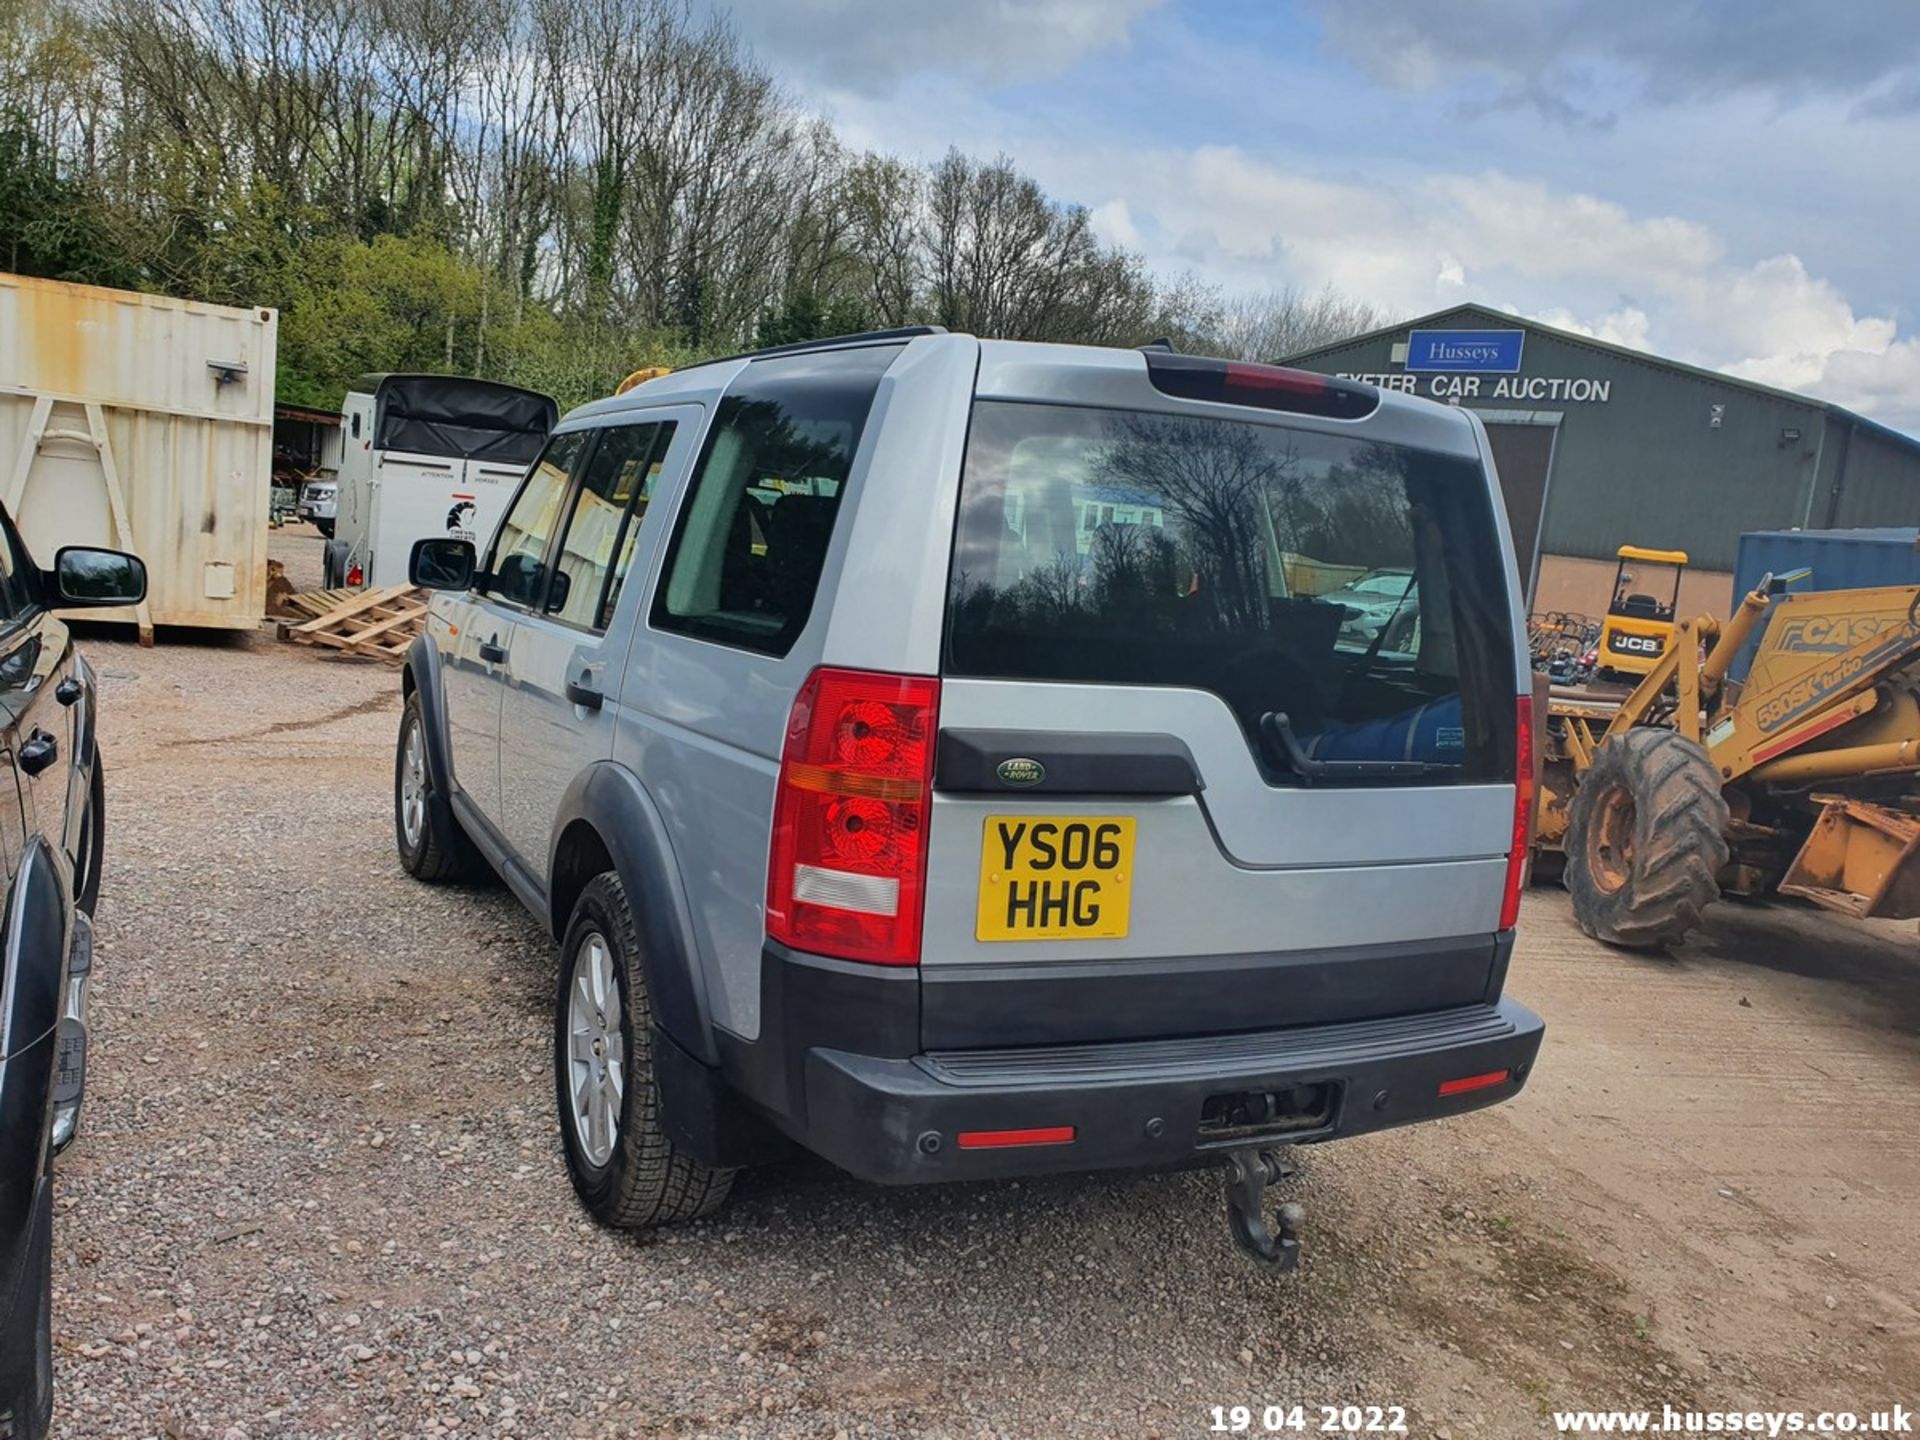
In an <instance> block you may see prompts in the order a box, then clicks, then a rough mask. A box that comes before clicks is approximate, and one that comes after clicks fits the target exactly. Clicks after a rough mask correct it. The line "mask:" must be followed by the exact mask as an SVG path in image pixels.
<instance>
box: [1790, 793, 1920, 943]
mask: <svg viewBox="0 0 1920 1440" xmlns="http://www.w3.org/2000/svg"><path fill="white" fill-rule="evenodd" d="M1814 798H1815V799H1816V800H1818V801H1820V802H1821V803H1822V804H1823V805H1824V806H1825V808H1824V809H1823V810H1821V812H1820V818H1819V819H1818V820H1816V821H1815V822H1814V826H1813V833H1812V834H1810V835H1809V836H1807V843H1806V844H1805V845H1802V846H1801V847H1800V853H1799V854H1798V855H1796V856H1794V858H1793V864H1792V865H1790V866H1788V867H1787V873H1786V876H1785V878H1783V879H1782V880H1781V881H1780V893H1781V894H1782V895H1797V896H1799V897H1800V898H1801V899H1803V900H1811V901H1812V902H1813V903H1814V904H1815V905H1823V906H1825V907H1826V908H1827V909H1829V910H1838V911H1839V912H1840V913H1841V914H1842V915H1852V916H1855V917H1856V918H1859V919H1867V918H1876V919H1885V920H1912V919H1914V918H1916V917H1920V860H1917V859H1916V858H1915V852H1916V851H1917V850H1920V816H1916V815H1913V814H1911V813H1909V812H1907V811H1905V810H1891V809H1888V808H1887V807H1886V806H1885V805H1875V804H1872V803H1870V802H1868V801H1865V800H1848V799H1845V798H1844V797H1841V796H1837V795H1817V796H1815V797H1814Z"/></svg>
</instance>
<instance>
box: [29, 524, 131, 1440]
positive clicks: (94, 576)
mask: <svg viewBox="0 0 1920 1440" xmlns="http://www.w3.org/2000/svg"><path fill="white" fill-rule="evenodd" d="M146 589H147V575H146V567H145V566H144V565H142V564H141V563H140V561H139V560H137V559H135V558H134V557H133V556H131V555H124V554H121V553H120V552H118V551H114V550H95V549H91V548H86V547H81V546H69V547H68V548H66V549H64V550H62V551H60V553H59V554H58V555H56V556H55V557H54V563H53V568H52V569H51V570H41V569H38V568H37V567H36V566H35V565H34V564H33V561H32V559H31V557H30V556H29V555H28V553H27V549H26V546H25V545H23V544H22V543H21V540H20V533H19V531H17V530H16V529H15V528H14V526H13V521H12V520H11V519H10V518H9V517H8V516H7V515H6V513H5V511H4V510H0V866H3V867H4V880H5V884H6V906H5V912H4V918H3V919H0V1434H4V1433H5V1432H6V1429H7V1427H8V1426H9V1425H11V1427H12V1433H13V1435H14V1437H15V1440H35V1437H39V1436H42V1435H45V1434H46V1433H47V1426H48V1424H49V1422H50V1420H51V1418H52V1412H53V1330H52V1321H53V1313H52V1312H53V1178H52V1161H53V1157H54V1155H55V1154H56V1153H58V1152H59V1151H60V1150H61V1149H63V1148H64V1147H65V1146H66V1145H67V1144H68V1143H69V1142H70V1141H71V1140H72V1139H73V1135H74V1130H75V1127H76V1125H77V1124H78V1121H79V1117H80V1099H81V1090H82V1086H83V1083H84V1080H85V1077H86V1058H87V1029H86V991H87V975H88V971H89V969H90V968H91V963H92V958H93V921H92V916H93V907H94V901H95V900H96V898H97V897H98V895H99V893H100V860H101V854H102V845H103V841H104V839H105V836H104V832H103V828H102V826H103V822H104V820H105V791H104V788H103V780H102V772H101V766H100V756H99V748H98V746H97V745H96V743H95V739H94V717H95V704H94V681H93V672H92V671H91V670H90V669H89V668H88V667H87V663H86V661H84V660H82V659H81V658H80V656H79V655H78V654H76V653H75V651H74V648H73V640H72V637H71V635H70V634H69V633H68V630H67V626H66V625H65V624H64V623H62V621H61V620H60V619H59V618H58V616H57V615H56V614H55V613H54V612H55V610H56V609H58V610H61V611H65V610H70V609H76V608H79V607H82V606H91V605H128V604H132V603H134V602H136V601H138V600H140V599H142V598H143V597H144V596H145V594H146Z"/></svg>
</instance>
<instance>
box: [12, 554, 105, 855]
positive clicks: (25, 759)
mask: <svg viewBox="0 0 1920 1440" xmlns="http://www.w3.org/2000/svg"><path fill="white" fill-rule="evenodd" d="M0 595H4V599H3V600H0V606H4V610H5V614H6V620H5V629H4V631H0V711H3V712H4V717H0V718H4V722H5V724H6V726H7V728H8V730H9V731H10V733H11V734H12V735H13V736H14V742H13V746H14V766H15V769H16V770H17V771H18V773H19V776H20V781H21V798H22V800H23V801H24V802H25V806H26V818H27V823H28V824H29V825H30V826H31V827H32V828H34V829H36V830H38V831H39V832H40V833H41V834H43V835H45V836H46V837H47V840H48V841H49V843H51V844H53V845H54V846H56V847H58V848H59V849H60V850H61V851H63V852H64V853H65V854H67V855H68V856H69V857H72V856H73V854H74V852H75V851H76V850H77V849H78V846H79V836H78V834H77V831H78V828H79V825H80V821H81V816H82V813H83V811H82V809H81V808H80V806H81V805H83V804H84V800H85V797H84V796H79V797H75V796H72V795H70V794H69V790H70V784H69V782H70V781H71V780H72V779H73V777H74V775H75V773H76V772H75V769H74V756H73V747H74V744H75V742H76V740H77V739H78V738H79V737H78V729H77V723H76V720H75V712H76V709H77V707H76V705H75V704H74V702H75V701H76V700H78V699H79V697H80V691H79V682H78V681H77V680H75V679H74V676H73V643H72V638H71V636H70V635H69V633H68V630H67V626H66V623H65V622H64V621H62V620H58V619H56V618H55V617H54V615H53V613H52V612H51V611H49V610H48V609H47V608H46V606H45V602H44V597H42V596H41V595H40V594H39V577H38V576H37V575H36V574H35V573H34V568H33V564H32V561H31V560H30V559H28V557H27V551H26V547H25V546H23V545H22V544H21V543H20V538H19V536H18V535H17V534H15V533H14V530H13V527H12V526H11V525H10V524H0ZM67 681H72V682H73V683H72V684H71V685H66V684H65V683H64V682H67ZM4 799H5V797H4V796H0V803H4ZM76 801H77V802H78V803H76Z"/></svg>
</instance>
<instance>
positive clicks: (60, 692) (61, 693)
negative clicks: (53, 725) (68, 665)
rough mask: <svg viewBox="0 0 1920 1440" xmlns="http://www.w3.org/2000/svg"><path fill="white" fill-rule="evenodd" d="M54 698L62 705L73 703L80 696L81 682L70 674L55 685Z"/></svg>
mask: <svg viewBox="0 0 1920 1440" xmlns="http://www.w3.org/2000/svg"><path fill="white" fill-rule="evenodd" d="M53 698H54V699H56V700H58V701H59V702H60V703H61V704H62V705H71V704H73V702H74V701H76V700H78V699H79V698H80V682H79V681H78V680H76V679H74V678H73V676H71V675H69V676H67V678H66V679H64V680H62V681H61V682H60V683H59V684H58V685H56V686H54V687H53Z"/></svg>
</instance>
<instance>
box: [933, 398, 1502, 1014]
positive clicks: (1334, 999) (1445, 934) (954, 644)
mask: <svg viewBox="0 0 1920 1440" xmlns="http://www.w3.org/2000/svg"><path fill="white" fill-rule="evenodd" d="M1141 388H1143V389H1144V388H1146V387H1145V386H1144V385H1143V386H1142V387H1141ZM1450 428H1451V430H1452V432H1453V433H1454V434H1455V436H1456V437H1457V438H1456V439H1455V440H1454V441H1453V445H1454V449H1453V451H1452V453H1445V452H1442V451H1438V450H1434V449H1429V448H1417V447H1413V446H1408V445H1404V444H1393V443H1385V442H1383V441H1382V440H1380V439H1378V438H1376V436H1377V435H1378V434H1379V433H1380V427H1369V426H1367V425H1365V424H1360V425H1352V424H1349V425H1346V426H1326V425H1321V426H1317V427H1316V426H1313V425H1310V424H1305V423H1302V422H1299V421H1296V420H1290V419H1288V418H1285V417H1279V416H1272V415H1262V414H1261V413H1260V412H1259V411H1254V410H1247V409H1243V408H1241V407H1238V406H1228V405H1206V406H1192V407H1189V408H1186V409H1181V408H1179V407H1177V406H1172V405H1164V406H1162V407H1160V408H1159V409H1157V410H1152V411H1149V410H1130V409H1115V408H1112V407H1111V406H1110V405H1100V406H1094V405H1087V406H1076V405H1067V404H1059V403H1054V404H1047V405H1040V404H1032V403H1020V402H1017V401H1000V400H994V399H982V400H981V401H979V402H978V403H977V404H976V406H975V412H974V420H973V428H972V431H971V434H970V438H969V445H968V456H967V462H966V468H965V474H964V478H963V481H962V490H961V501H960V519H959V525H958V532H957V536H956V542H955V552H954V559H953V566H952V572H951V575H950V595H949V609H948V625H947V635H946V642H945V654H944V660H943V684H942V693H941V705H940V727H941V739H940V751H939V759H938V764H937V767H936V773H935V798H934V805H933V812H932V819H931V822H930V831H929V862H928V892H927V902H926V903H927V909H926V920H925V929H924V939H923V946H922V959H921V978H922V1041H923V1043H924V1044H925V1045H926V1046H927V1047H928V1048H930V1049H933V1048H939V1049H946V1048H965V1047H968V1046H980V1045H994V1046H1006V1045H1019V1044H1057V1043H1068V1042H1075V1041H1096V1040H1105V1039H1116V1038H1123V1037H1125V1038H1138V1037H1147V1036H1169V1037H1170V1036H1176V1035H1191V1034H1206V1033H1218V1032H1227V1031H1235V1030H1252V1029H1269V1028H1278V1027H1282V1026H1287V1025H1301V1024H1317V1023H1325V1022H1332V1021H1341V1020H1357V1019H1367V1018H1373V1017H1378V1016H1385V1015H1395V1014H1407V1013H1413V1012H1417V1011H1425V1010H1438V1009H1445V1008H1449V1007H1454V1006H1460V1005H1466V1004H1473V1003H1477V1002H1480V1001H1482V1000H1484V999H1486V998H1488V996H1489V994H1490V991H1491V988H1492V986H1493V985H1494V984H1495V983H1497V967H1498V961H1499V953H1498V940H1497V937H1496V934H1495V932H1496V929H1497V926H1498V923H1499V916H1500V910H1501V901H1502V891H1503V885H1504V881H1505V878H1506V873H1507V852H1508V849H1509V847H1510V845H1511V842H1512V834H1513V818H1514V814H1513V810H1514V787H1513V765H1514V707H1515V697H1516V689H1517V661H1516V650H1515V637H1514V627H1513V621H1512V603H1511V600H1510V598H1509V597H1510V594H1511V581H1510V572H1511V559H1510V557H1508V556H1507V555H1506V554H1505V553H1504V550H1503V542H1502V532H1501V530H1500V526H1499V522H1498V520H1497V518H1496V509H1495V504H1494V501H1495V496H1494V493H1493V486H1492V481H1491V477H1490V476H1489V475H1488V474H1487V472H1486V470H1485V468H1484V466H1483V464H1482V462H1481V461H1480V459H1479V458H1478V455H1477V453H1476V452H1475V449H1474V446H1473V440H1472V432H1471V430H1470V428H1469V427H1468V426H1467V425H1465V424H1464V423H1458V424H1455V425H1453V426H1451V427H1450ZM1388 431H1389V433H1390V427H1388ZM1383 576H1384V577H1398V578H1389V579H1386V580H1383V579H1382V577H1383ZM1383 589H1384V590H1385V591H1386V592H1387V593H1386V598H1385V600H1384V602H1383V601H1382V598H1381V595H1382V591H1383ZM1396 589H1397V591H1398V593H1397V594H1396V593H1394V592H1395V590H1396ZM1279 717H1284V721H1282V720H1281V719H1280V718H1279Z"/></svg>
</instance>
